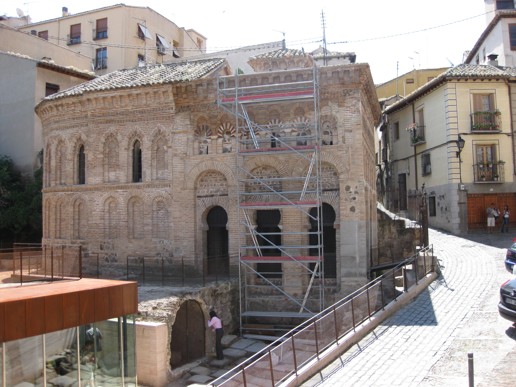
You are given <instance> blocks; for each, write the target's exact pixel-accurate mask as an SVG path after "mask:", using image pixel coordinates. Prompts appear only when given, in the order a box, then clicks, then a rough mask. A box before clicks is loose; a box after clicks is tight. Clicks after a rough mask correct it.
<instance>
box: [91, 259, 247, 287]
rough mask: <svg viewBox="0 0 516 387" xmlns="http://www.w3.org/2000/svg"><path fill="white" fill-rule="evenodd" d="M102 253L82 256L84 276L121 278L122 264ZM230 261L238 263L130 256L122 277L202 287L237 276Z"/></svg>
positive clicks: (168, 284) (139, 281)
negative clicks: (195, 261)
mask: <svg viewBox="0 0 516 387" xmlns="http://www.w3.org/2000/svg"><path fill="white" fill-rule="evenodd" d="M103 255H106V254H102V253H92V252H90V253H89V254H88V258H86V259H85V274H84V275H85V276H86V277H95V278H113V277H120V276H121V273H124V271H123V270H124V265H123V264H122V265H120V264H118V263H110V262H109V257H108V256H104V257H103ZM229 262H238V259H237V258H236V257H227V256H225V257H223V256H221V257H210V258H209V259H208V260H207V263H206V264H205V265H204V266H203V267H201V268H199V267H197V266H195V265H194V264H193V263H192V260H191V259H189V260H187V259H185V258H184V257H160V256H156V255H129V256H127V259H126V261H125V273H124V277H125V279H127V280H130V281H137V282H138V284H141V285H156V286H178V287H179V286H180V287H184V286H196V285H202V286H204V285H205V284H206V283H209V282H210V283H212V282H219V281H228V280H231V279H236V278H238V267H237V266H235V267H234V268H232V267H231V266H230V264H229Z"/></svg>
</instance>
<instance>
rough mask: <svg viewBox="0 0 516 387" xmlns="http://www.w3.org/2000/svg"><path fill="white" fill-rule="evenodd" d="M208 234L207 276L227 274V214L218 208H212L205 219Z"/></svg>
mask: <svg viewBox="0 0 516 387" xmlns="http://www.w3.org/2000/svg"><path fill="white" fill-rule="evenodd" d="M206 222H207V223H208V232H207V238H206V244H207V254H206V255H207V266H208V267H207V271H208V275H227V274H229V242H228V239H229V237H228V229H227V223H228V214H227V213H226V211H225V210H224V209H223V208H222V207H220V206H216V207H213V208H212V209H211V210H210V211H209V212H208V215H207V217H206Z"/></svg>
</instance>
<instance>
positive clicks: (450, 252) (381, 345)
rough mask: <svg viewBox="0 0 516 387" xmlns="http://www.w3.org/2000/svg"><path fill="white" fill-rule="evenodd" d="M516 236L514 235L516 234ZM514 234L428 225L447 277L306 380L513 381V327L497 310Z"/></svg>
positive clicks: (315, 382)
mask: <svg viewBox="0 0 516 387" xmlns="http://www.w3.org/2000/svg"><path fill="white" fill-rule="evenodd" d="M515 235H516V234H515ZM513 237H514V235H513V234H510V233H508V234H501V233H499V232H498V233H492V234H485V233H482V232H478V233H472V234H468V235H466V236H463V237H457V236H453V235H450V234H445V233H442V232H439V231H435V230H430V243H431V244H433V246H434V252H435V255H436V256H437V258H438V259H439V261H440V264H441V265H442V276H441V277H440V278H439V279H438V280H437V281H435V282H434V283H432V284H431V286H430V287H429V288H428V289H427V291H425V292H423V293H421V294H420V295H419V296H418V297H417V298H416V299H415V300H414V301H413V302H412V303H411V304H409V305H408V306H406V307H405V308H403V309H402V310H400V311H399V312H397V313H396V314H395V315H394V316H393V317H391V318H390V319H388V320H386V321H384V322H383V323H382V324H380V325H379V326H378V327H377V328H376V329H375V330H374V331H372V332H371V333H370V334H369V335H368V336H366V337H365V338H364V339H363V340H362V341H361V342H360V343H358V344H357V345H355V346H354V347H352V348H350V349H349V350H348V351H347V352H346V353H344V354H343V355H341V356H340V357H339V358H338V359H337V360H335V361H334V362H333V363H331V364H330V365H329V366H328V367H326V368H325V369H324V370H323V371H322V372H320V373H318V374H316V375H315V376H313V377H312V378H311V379H310V380H308V381H307V382H305V383H304V384H303V386H317V385H323V386H339V387H340V386H425V387H426V386H458V385H461V386H467V385H468V380H469V379H468V353H472V354H473V356H474V382H475V386H482V387H487V386H514V385H516V382H515V381H514V367H515V364H516V329H515V328H513V327H512V324H511V322H509V321H507V320H504V319H502V318H501V317H500V316H499V315H498V309H497V304H498V298H499V293H498V292H499V287H500V285H501V284H502V283H503V282H504V281H505V280H506V279H509V278H512V276H513V275H512V274H511V273H509V272H508V271H506V269H505V266H504V263H503V259H504V256H505V249H506V247H507V246H509V245H510V244H511V242H512V239H513Z"/></svg>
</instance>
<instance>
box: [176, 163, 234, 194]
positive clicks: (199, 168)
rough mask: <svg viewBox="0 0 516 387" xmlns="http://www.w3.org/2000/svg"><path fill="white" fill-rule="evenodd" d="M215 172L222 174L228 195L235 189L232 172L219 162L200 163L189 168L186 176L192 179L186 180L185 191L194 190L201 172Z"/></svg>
mask: <svg viewBox="0 0 516 387" xmlns="http://www.w3.org/2000/svg"><path fill="white" fill-rule="evenodd" d="M209 170H215V171H218V172H220V173H222V174H223V175H224V176H225V177H226V180H227V182H228V193H230V192H231V191H233V190H234V189H235V188H234V187H236V182H235V175H234V173H233V170H232V169H231V168H230V167H229V166H228V165H227V164H225V163H222V162H219V161H213V160H211V161H201V162H199V163H197V164H196V165H194V166H193V167H192V168H190V169H189V170H188V171H187V173H186V176H193V178H192V179H187V182H186V187H187V189H192V190H193V189H195V188H196V187H197V180H198V179H199V177H200V176H201V175H202V173H203V172H206V171H209Z"/></svg>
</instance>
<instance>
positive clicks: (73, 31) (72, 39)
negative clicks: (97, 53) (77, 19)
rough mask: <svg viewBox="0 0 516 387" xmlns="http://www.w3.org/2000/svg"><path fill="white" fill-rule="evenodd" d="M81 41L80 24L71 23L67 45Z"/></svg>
mask: <svg viewBox="0 0 516 387" xmlns="http://www.w3.org/2000/svg"><path fill="white" fill-rule="evenodd" d="M79 43H81V25H80V24H72V25H71V26H70V36H69V39H68V45H72V44H79Z"/></svg>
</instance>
